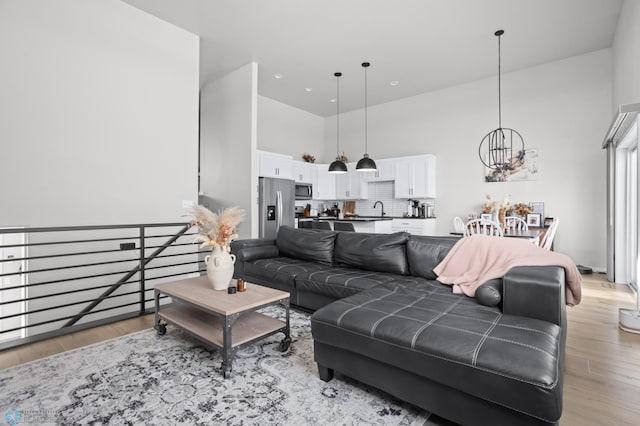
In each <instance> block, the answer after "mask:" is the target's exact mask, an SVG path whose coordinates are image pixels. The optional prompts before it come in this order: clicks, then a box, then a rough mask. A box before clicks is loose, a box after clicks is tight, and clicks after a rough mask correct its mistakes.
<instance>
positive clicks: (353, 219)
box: [298, 216, 435, 222]
mask: <svg viewBox="0 0 640 426" xmlns="http://www.w3.org/2000/svg"><path fill="white" fill-rule="evenodd" d="M392 219H435V217H402V216H385V217H380V216H355V217H345V218H343V219H339V218H337V217H335V216H306V217H299V218H298V220H337V221H344V222H374V221H377V220H392Z"/></svg>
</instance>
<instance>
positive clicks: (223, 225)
mask: <svg viewBox="0 0 640 426" xmlns="http://www.w3.org/2000/svg"><path fill="white" fill-rule="evenodd" d="M192 215H193V219H192V220H191V222H190V225H191V226H197V227H198V235H196V236H195V237H194V241H201V242H202V244H201V245H200V247H207V246H210V247H211V248H212V249H213V248H215V247H216V246H220V247H221V248H224V249H226V250H227V251H229V250H230V246H229V244H231V241H232V240H233V239H234V238H237V237H238V234H237V233H236V228H237V227H238V225H240V224H241V223H242V221H243V220H244V218H245V212H244V209H241V208H239V207H237V206H234V207H227V208H226V209H224V210H222V211H221V212H219V213H214V212H212V211H211V210H209V209H208V208H206V207H204V206H196V207H194V208H193V209H192Z"/></svg>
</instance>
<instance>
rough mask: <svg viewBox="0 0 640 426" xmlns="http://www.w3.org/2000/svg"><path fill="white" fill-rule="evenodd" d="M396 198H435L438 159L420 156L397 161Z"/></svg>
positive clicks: (431, 156)
mask: <svg viewBox="0 0 640 426" xmlns="http://www.w3.org/2000/svg"><path fill="white" fill-rule="evenodd" d="M394 187H395V198H435V197H436V158H435V157H434V156H433V155H418V156H414V157H405V158H398V159H396V160H395V185H394Z"/></svg>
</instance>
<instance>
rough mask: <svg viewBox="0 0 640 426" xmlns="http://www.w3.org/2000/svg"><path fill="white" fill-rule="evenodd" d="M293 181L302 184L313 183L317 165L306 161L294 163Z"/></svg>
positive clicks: (294, 161)
mask: <svg viewBox="0 0 640 426" xmlns="http://www.w3.org/2000/svg"><path fill="white" fill-rule="evenodd" d="M291 164H292V167H291V168H292V173H293V180H295V181H296V182H301V183H313V180H314V178H315V173H316V167H315V166H316V165H315V164H313V163H307V162H305V161H296V160H293V161H292V163H291Z"/></svg>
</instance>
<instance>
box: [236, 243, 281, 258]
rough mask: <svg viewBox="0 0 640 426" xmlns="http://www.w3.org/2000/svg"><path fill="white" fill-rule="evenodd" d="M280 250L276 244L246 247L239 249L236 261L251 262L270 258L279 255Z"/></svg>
mask: <svg viewBox="0 0 640 426" xmlns="http://www.w3.org/2000/svg"><path fill="white" fill-rule="evenodd" d="M279 253H280V251H279V250H278V247H276V246H255V247H245V248H243V249H240V250H238V251H237V252H236V253H235V255H236V262H250V261H252V260H256V259H268V258H270V257H278V254H279Z"/></svg>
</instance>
